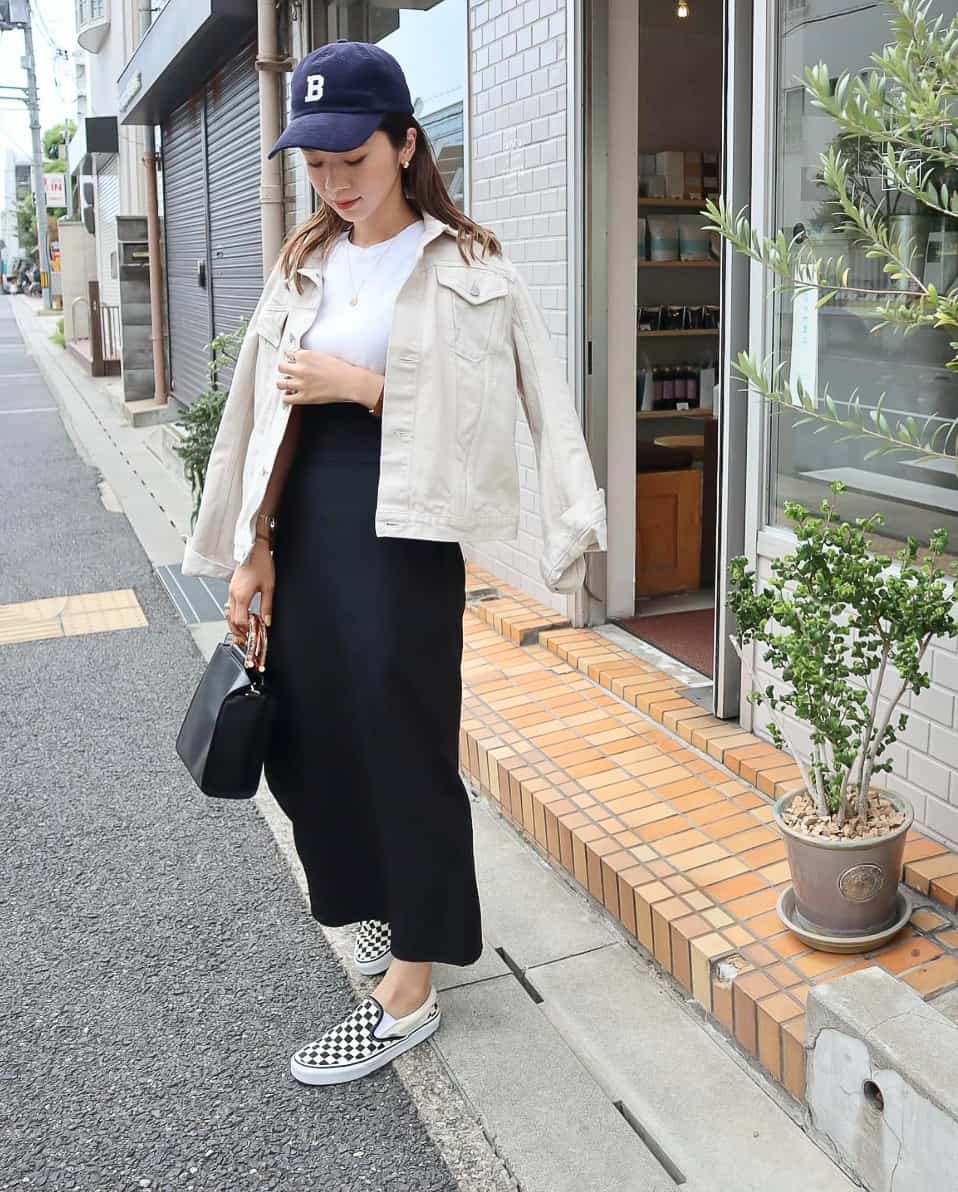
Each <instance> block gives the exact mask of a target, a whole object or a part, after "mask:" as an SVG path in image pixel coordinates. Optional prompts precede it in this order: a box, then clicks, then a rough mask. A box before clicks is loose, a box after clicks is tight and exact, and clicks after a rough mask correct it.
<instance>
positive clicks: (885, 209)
mask: <svg viewBox="0 0 958 1192" xmlns="http://www.w3.org/2000/svg"><path fill="white" fill-rule="evenodd" d="M807 7H808V12H807V13H806V14H805V15H806V18H807V19H806V20H805V21H804V22H796V21H794V20H788V19H786V20H785V21H784V22H783V25H782V28H781V30H780V38H779V45H778V62H777V90H776V94H777V97H778V98H777V109H778V110H777V129H778V133H777V149H776V154H775V157H776V160H775V192H776V200H775V201H776V225H777V227H778V229H780V230H781V231H782V232H784V233H785V234H786V235H787V236H791V235H795V234H798V235H801V236H807V237H808V239H809V240H810V241H811V242H812V244H813V245H814V247H815V250H816V252H817V254H818V255H819V256H821V257H839V256H844V257H845V258H846V262H847V264H848V266H849V268H850V277H849V282H850V284H851V285H853V286H857V287H860V288H861V289H862V290H868V289H881V288H883V287H885V286H888V285H894V284H895V283H893V282H889V281H888V280H887V278H886V277H885V275H884V274H883V272H882V264H883V262H881V261H874V260H869V259H868V258H866V257H865V255H864V251H863V250H861V249H859V248H857V247H856V246H855V245H854V236H850V235H849V234H848V233H846V232H844V231H843V230H842V226H841V225H842V224H843V222H844V220H843V217H842V216H841V213H840V211H839V210H838V208H837V205H836V204H835V203H834V202H833V201H830V200H831V195H830V193H829V192H828V191H826V190H825V189H824V188H823V187H822V186H821V184H820V165H819V155H820V154H821V153H823V152H824V151H826V150H827V149H828V148H829V146H830V145H831V144H833V143H834V141H835V139H836V136H837V134H838V129H837V126H836V124H835V122H834V121H833V120H832V119H831V118H830V117H828V116H826V115H825V114H824V113H822V112H821V111H820V110H819V109H817V108H816V107H815V106H814V105H813V104H812V103H811V102H809V100H808V98H807V97H805V98H802V99H800V98H799V92H798V91H797V90H796V84H797V82H798V81H799V80H801V79H802V77H803V76H804V73H805V69H806V68H807V67H808V66H813V65H817V64H818V63H819V62H827V63H828V66H829V68H830V70H831V72H832V74H833V75H835V76H836V79H837V76H838V75H839V74H840V73H841V72H842V71H845V70H848V71H856V72H860V73H863V74H864V73H865V72H866V71H867V69H868V63H869V60H870V57H871V55H872V54H873V53H876V52H879V51H880V50H881V49H882V47H883V46H884V45H885V44H886V43H887V42H888V41H889V40H890V32H889V26H888V10H887V9H886V7H885V6H883V5H869V6H868V7H867V8H859V9H858V10H856V11H847V8H846V6H844V5H840V4H838V3H837V2H836V0H817V2H815V3H812V2H811V0H810V2H809V4H808V6H807ZM813 10H814V11H813ZM956 10H958V0H936V3H935V13H936V14H937V13H938V12H943V13H944V19H945V21H946V22H948V21H950V20H951V19H952V17H953V16H954V15H955V12H956ZM796 15H797V13H796V11H795V6H793V5H792V4H791V3H789V5H788V8H787V10H786V17H789V16H791V17H793V18H794V16H796ZM812 17H814V18H815V19H814V20H813V19H811V18H812ZM841 148H842V149H843V151H845V152H846V154H847V155H849V156H850V157H851V159H852V170H851V185H852V187H853V188H854V194H855V197H856V198H861V199H862V201H864V202H865V203H866V205H870V206H872V207H873V208H874V209H876V210H877V211H879V212H882V213H883V214H884V215H886V216H887V217H888V218H889V220H890V224H891V228H892V233H893V238H896V239H898V238H900V239H904V240H908V239H911V238H914V240H915V244H916V248H917V253H916V257H915V259H914V262H913V264H914V267H916V268H918V269H921V270H922V271H923V273H924V277H925V279H931V280H933V281H934V282H935V284H936V285H938V286H939V288H948V287H949V286H950V285H952V284H954V283H955V282H956V281H958V277H946V278H942V277H941V276H939V274H940V272H941V269H942V253H941V251H940V249H941V245H942V239H943V235H942V231H943V229H942V224H941V220H939V219H938V218H937V217H934V216H931V215H929V214H920V213H916V212H917V208H916V207H915V206H913V205H912V200H911V199H910V198H909V197H908V196H903V195H901V194H900V193H899V192H897V191H895V190H891V189H889V187H888V185H887V180H886V179H885V178H884V177H883V176H882V174H881V170H880V166H879V161H878V156H877V154H876V153H875V152H874V151H872V150H871V149H870V148H869V147H868V146H867V145H865V146H864V147H863V148H862V149H861V150H859V149H857V147H856V145H855V144H854V143H849V142H848V140H847V139H846V140H844V141H843V142H842V144H841ZM949 227H951V225H949ZM948 237H954V232H953V231H949V233H947V235H946V236H945V239H947V238H948ZM950 259H951V260H955V259H956V258H955V257H954V256H951V257H950ZM936 270H937V271H938V272H935V271H936ZM955 271H958V270H953V272H955ZM873 304H874V302H873V301H872V305H873ZM869 309H870V307H869V303H868V301H867V299H866V297H865V296H864V295H855V296H850V297H843V299H842V300H841V301H836V302H831V303H828V304H827V305H825V306H823V307H821V308H820V309H818V310H817V311H816V310H815V309H814V302H813V301H809V300H808V299H807V298H806V299H800V298H797V297H795V296H788V295H785V296H781V297H780V298H778V299H777V300H776V311H775V319H774V344H773V347H774V353H775V357H776V358H777V360H778V361H781V362H783V364H784V365H785V375H786V376H788V377H790V379H791V380H792V382H793V384H794V383H795V382H796V381H797V380H798V379H801V381H802V382H803V383H804V384H805V385H806V386H807V387H808V388H809V389H810V390H812V391H814V392H816V393H818V394H821V393H822V392H823V391H824V390H825V389H826V388H827V390H828V392H829V393H830V395H831V397H832V398H833V399H834V400H835V402H836V404H838V405H839V406H840V408H841V403H842V402H847V401H848V400H849V399H850V398H851V397H853V396H855V395H856V394H857V396H858V397H859V399H860V400H861V402H862V405H863V407H869V406H872V407H873V406H875V405H876V404H877V402H878V400H879V398H881V396H882V395H883V394H884V395H885V398H884V408H885V410H886V411H896V412H901V413H904V414H912V415H915V416H916V417H917V418H923V417H924V416H926V415H934V416H935V417H936V418H937V419H938V420H939V421H940V422H947V423H951V422H953V421H954V420H955V419H956V418H958V375H956V374H955V373H953V372H948V371H946V369H945V363H946V362H947V361H948V360H949V359H950V358H951V357H952V355H953V352H952V350H951V349H950V348H949V342H948V341H949V339H950V338H952V339H953V338H954V336H953V335H949V334H948V333H947V332H944V331H940V330H935V329H932V328H928V329H922V330H919V331H917V332H916V333H914V334H910V335H908V336H905V335H903V334H902V333H901V332H900V331H896V330H894V329H891V328H886V329H883V330H881V331H876V332H874V333H873V332H872V328H874V326H875V324H876V322H877V320H876V319H874V318H869V317H868V311H869ZM799 418H800V415H794V416H793V415H792V414H791V413H790V412H785V413H782V414H781V416H780V417H775V418H772V419H771V428H772V429H771V452H772V456H771V484H770V493H769V498H770V500H769V509H768V520H769V522H770V523H771V524H774V525H781V526H784V525H787V520H786V518H785V516H784V507H785V503H786V501H789V500H797V501H801V502H802V503H803V504H805V505H811V506H817V504H818V503H819V502H820V500H821V499H822V498H823V497H827V496H828V495H829V489H828V483H829V481H830V480H831V479H833V478H836V479H842V480H844V481H845V482H846V483H847V484H848V486H849V491H848V492H847V493H846V494H845V495H844V497H843V498H842V503H841V509H842V512H843V514H844V515H845V516H846V517H848V518H849V519H852V518H854V517H858V516H866V515H868V514H871V513H873V512H879V513H881V514H883V515H884V516H885V518H886V523H885V526H884V527H883V530H882V534H883V539H881V540H879V541H878V542H877V543H876V545H877V546H878V548H879V549H882V550H884V551H886V552H889V553H893V552H894V551H895V550H897V549H898V544H899V543H900V542H901V541H903V540H904V539H905V538H906V537H908V536H909V535H916V536H918V537H919V538H925V539H927V536H928V534H929V533H930V532H931V531H932V530H934V529H936V528H938V527H944V528H945V529H947V530H948V531H949V535H950V539H951V551H952V553H955V554H958V475H956V469H955V466H954V464H953V463H949V462H947V461H941V462H938V463H935V464H931V465H929V464H928V463H927V462H924V463H921V462H919V461H916V460H914V459H911V460H909V459H908V457H907V456H904V455H893V456H884V457H875V458H871V459H869V458H867V457H868V455H869V453H870V451H871V449H872V444H871V443H868V442H864V441H862V440H859V439H854V438H849V439H844V436H843V432H841V431H839V430H833V429H832V428H830V427H827V428H826V429H824V430H819V429H818V428H819V427H820V426H821V424H819V423H806V424H805V425H796V423H797V422H798V421H799Z"/></svg>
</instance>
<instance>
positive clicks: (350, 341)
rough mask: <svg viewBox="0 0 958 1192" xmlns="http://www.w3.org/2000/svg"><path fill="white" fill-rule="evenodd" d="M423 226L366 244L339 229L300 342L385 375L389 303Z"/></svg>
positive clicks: (393, 300)
mask: <svg viewBox="0 0 958 1192" xmlns="http://www.w3.org/2000/svg"><path fill="white" fill-rule="evenodd" d="M424 229H425V224H424V223H423V221H422V220H416V222H415V223H411V224H410V225H409V227H408V228H403V230H402V231H401V232H399V233H398V234H397V235H395V236H393V237H391V238H390V239H389V240H382V241H380V243H379V244H373V245H371V246H370V247H369V248H358V247H357V246H356V245H355V244H351V243H350V242H349V239H348V238H347V235H346V233H345V232H344V233H343V234H342V236H340V238H339V239H338V240H337V241H336V243H335V245H334V246H333V248H332V249H331V250H330V253H329V255H328V257H327V258H326V267H325V269H324V271H323V297H322V300H321V301H320V304H319V309H318V310H317V312H316V318H315V319H314V320H313V325H312V327H310V329H309V330H308V331H307V332H306V334H305V335H304V336H303V338H302V346H303V347H304V348H307V349H308V350H309V351H311V352H323V353H325V354H326V355H328V356H336V357H337V358H338V359H339V360H345V361H347V363H349V364H356V365H358V366H359V367H360V368H368V369H369V370H370V371H371V372H376V373H382V374H384V375H385V372H386V353H387V351H388V348H389V335H390V332H391V330H392V322H393V308H394V307H395V305H396V298H397V296H398V294H399V291H400V290H401V289H402V287H403V286H404V285H405V283H406V280H407V278H408V277H409V275H410V273H411V272H412V270H413V266H414V265H415V264H416V253H417V252H418V250H419V245H420V243H421V242H422V235H423V231H424ZM357 293H358V295H359V301H358V303H357V304H356V305H355V306H352V305H351V302H350V300H351V299H352V298H353V296H354V295H355V294H357Z"/></svg>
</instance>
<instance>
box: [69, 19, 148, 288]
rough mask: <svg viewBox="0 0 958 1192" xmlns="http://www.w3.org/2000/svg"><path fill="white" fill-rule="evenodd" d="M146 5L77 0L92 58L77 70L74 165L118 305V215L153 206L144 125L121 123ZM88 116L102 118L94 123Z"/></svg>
mask: <svg viewBox="0 0 958 1192" xmlns="http://www.w3.org/2000/svg"><path fill="white" fill-rule="evenodd" d="M141 9H142V5H141V4H140V3H138V0H76V23H77V41H78V43H79V45H80V47H81V49H83V50H84V51H85V57H86V61H85V70H83V71H82V73H81V74H79V75H78V101H79V102H78V128H77V135H76V137H75V138H74V140H73V142H72V143H71V145H70V159H69V168H70V173H71V177H72V178H73V179H74V182H75V183H76V184H78V191H79V194H80V201H81V214H82V209H83V208H84V207H90V208H92V211H93V220H92V226H93V228H94V235H95V238H96V261H97V281H98V282H99V284H100V297H101V299H102V301H103V303H104V304H105V305H106V306H109V307H111V308H118V307H119V302H120V282H119V277H120V266H119V246H118V243H117V225H116V220H117V216H142V215H143V214H145V211H146V186H145V182H144V178H143V164H142V162H143V153H144V148H145V143H144V139H143V132H142V129H136V128H127V127H121V126H120V125H119V123H118V120H117V114H118V100H119V97H118V92H117V82H116V81H117V78H118V77H119V74H120V71H121V70H122V68H123V65H124V63H125V62H126V61H127V59H128V58H129V56H130V54H131V53H132V51H133V48H134V46H135V45H136V44H137V42H138V41H139V39H140V36H141V31H142V30H141V20H142V15H141ZM81 79H82V84H83V86H82V90H81V88H80V82H81ZM81 107H82V110H79V108H81ZM88 120H96V121H97V124H96V126H95V128H94V127H91V126H88V123H87V121H88ZM84 183H85V184H86V185H85V186H84ZM87 218H88V220H89V218H90V217H89V216H88V217H87Z"/></svg>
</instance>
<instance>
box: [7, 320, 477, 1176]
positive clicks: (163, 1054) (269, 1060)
mask: <svg viewBox="0 0 958 1192" xmlns="http://www.w3.org/2000/svg"><path fill="white" fill-rule="evenodd" d="M16 301H17V298H16V297H13V298H2V297H0V450H2V460H3V467H2V468H0V604H6V603H12V602H17V601H22V600H29V599H35V598H40V597H46V596H56V595H67V594H78V593H85V592H100V591H109V590H113V589H118V588H133V590H134V591H135V592H136V595H137V597H138V599H139V602H140V604H141V606H142V608H143V610H144V612H145V614H146V617H147V620H148V622H149V625H148V627H146V628H143V629H130V630H122V631H116V632H110V633H97V634H90V635H86V636H77V637H68V638H61V639H55V640H51V641H39V642H28V643H22V644H15V645H0V1189H13V1188H17V1189H32V1188H44V1189H49V1190H55V1192H72V1190H74V1189H76V1190H78V1192H114V1190H124V1192H125V1190H126V1189H140V1188H151V1189H154V1190H159V1189H163V1190H168V1189H169V1190H172V1189H187V1190H200V1189H203V1190H204V1192H205V1190H210V1192H212V1190H215V1192H241V1190H245V1189H282V1190H284V1192H307V1190H312V1189H323V1192H362V1190H367V1189H371V1190H376V1192H453V1189H455V1188H456V1183H455V1181H454V1180H453V1179H452V1177H451V1175H450V1173H449V1171H448V1169H447V1168H446V1166H445V1164H444V1163H443V1160H442V1158H441V1157H440V1155H439V1153H438V1151H437V1150H436V1149H435V1147H434V1145H433V1144H432V1142H431V1141H430V1139H429V1137H428V1135H427V1134H426V1132H425V1129H424V1127H423V1125H422V1123H421V1121H420V1119H419V1117H418V1115H417V1112H416V1109H415V1106H414V1105H413V1103H412V1102H411V1100H410V1098H409V1096H408V1094H407V1093H406V1091H405V1089H404V1088H403V1086H402V1085H401V1084H400V1082H399V1080H398V1079H397V1077H396V1076H395V1074H394V1073H393V1072H392V1071H391V1070H390V1069H388V1068H387V1069H384V1070H382V1071H380V1072H378V1073H376V1074H375V1075H373V1076H371V1077H369V1078H367V1079H366V1080H363V1081H359V1082H358V1083H354V1084H348V1085H341V1086H338V1087H333V1088H327V1089H319V1088H317V1089H309V1088H303V1087H301V1086H300V1085H298V1084H297V1083H296V1082H295V1081H294V1080H293V1079H292V1077H291V1076H290V1075H289V1069H288V1062H289V1055H290V1054H291V1052H292V1051H294V1050H295V1049H296V1048H297V1047H299V1046H300V1045H301V1044H302V1043H304V1042H306V1041H307V1040H309V1039H311V1038H315V1037H316V1035H317V1034H319V1033H321V1031H322V1030H323V1029H325V1027H327V1026H328V1025H331V1024H332V1023H333V1022H334V1021H336V1020H337V1018H338V1017H339V1016H342V1015H344V1014H345V1013H346V1012H348V1010H349V1009H350V1008H351V1006H352V1005H353V1004H354V998H353V995H352V993H351V991H350V989H349V986H348V984H347V981H346V977H345V975H344V973H343V971H342V969H341V968H340V966H339V962H338V961H337V960H336V959H335V957H334V956H333V954H332V952H331V950H330V948H329V946H328V945H327V943H326V941H325V939H324V937H323V935H322V933H321V931H320V930H319V927H318V925H317V924H316V923H314V922H313V920H312V919H311V918H310V917H309V913H308V910H307V908H306V905H305V903H304V901H303V899H302V897H301V896H300V894H299V892H298V890H297V888H296V886H295V884H294V881H293V879H292V877H291V876H290V874H289V871H288V869H287V867H286V865H285V862H284V861H283V858H282V856H281V854H280V853H279V851H278V850H277V848H276V846H275V844H274V842H273V838H272V836H271V835H270V833H269V830H268V828H267V827H266V825H265V823H264V822H263V821H262V819H261V818H260V816H259V815H258V813H257V812H256V810H255V808H254V807H253V806H252V804H250V803H246V802H238V803H220V802H218V801H215V800H211V799H207V798H205V797H204V796H203V795H201V794H200V793H199V792H198V791H197V790H196V789H195V787H194V786H193V784H192V781H191V779H190V777H189V775H188V774H187V772H186V770H185V769H184V768H183V765H182V763H181V762H180V760H179V758H178V757H177V755H176V753H175V749H174V741H175V737H176V732H177V729H178V728H179V725H180V722H181V720H182V717H183V713H184V711H185V709H186V706H187V704H188V702H189V698H190V695H191V694H192V691H193V689H194V687H195V685H196V683H197V682H198V680H199V678H200V675H201V674H202V672H203V667H204V662H203V659H202V657H201V656H200V654H199V652H198V651H197V649H196V647H195V646H194V644H193V640H192V638H191V636H190V634H189V631H188V630H187V628H186V627H185V625H184V624H183V623H182V622H181V621H180V619H179V617H178V615H177V614H176V612H175V611H174V609H173V606H172V605H171V604H170V602H169V600H168V598H167V596H166V594H165V591H164V589H163V587H162V585H161V584H160V582H159V581H158V580H157V578H156V577H155V576H154V574H153V572H152V569H151V566H150V563H149V561H148V559H147V557H146V556H145V554H144V553H143V550H142V548H141V546H140V544H139V542H138V540H137V539H136V537H135V536H134V534H133V532H132V530H131V528H130V526H129V524H128V522H127V520H126V518H125V517H124V516H123V515H122V514H121V513H114V512H109V511H108V510H107V509H106V508H105V507H104V505H103V503H102V502H101V500H100V496H99V492H98V488H97V481H98V479H99V476H98V474H97V472H96V470H95V469H93V468H91V467H89V466H88V465H87V464H86V463H84V461H83V460H81V459H80V458H79V456H78V455H77V452H76V451H75V449H74V447H73V444H72V442H71V440H70V438H69V436H68V435H67V433H66V431H65V429H64V427H63V424H62V422H61V419H60V416H59V414H58V413H57V411H56V408H55V406H56V403H55V401H54V400H53V398H52V396H51V395H50V393H49V392H48V391H47V388H46V386H45V384H44V382H43V380H42V378H41V376H40V375H39V373H38V372H37V370H36V368H35V366H34V364H33V363H32V361H31V358H30V357H29V356H28V355H27V353H26V352H25V351H24V348H23V344H22V341H21V340H20V337H19V334H18V332H17V328H16V324H15V322H14V320H13V316H12V312H11V310H10V304H11V303H12V302H16ZM50 330H51V332H52V331H53V330H54V321H53V320H51V323H50ZM50 407H53V409H50ZM22 410H31V411H32V412H15V411H22Z"/></svg>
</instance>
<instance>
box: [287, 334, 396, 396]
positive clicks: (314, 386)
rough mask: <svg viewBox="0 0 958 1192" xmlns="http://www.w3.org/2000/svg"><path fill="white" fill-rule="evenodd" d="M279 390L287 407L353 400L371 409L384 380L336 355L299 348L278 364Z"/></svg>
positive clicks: (376, 374) (378, 375)
mask: <svg viewBox="0 0 958 1192" xmlns="http://www.w3.org/2000/svg"><path fill="white" fill-rule="evenodd" d="M279 372H280V377H279V380H278V381H277V386H276V387H277V388H278V389H279V390H280V393H281V394H282V398H283V401H284V402H286V403H287V405H297V406H300V405H325V404H327V403H329V402H338V401H354V402H359V403H360V405H364V406H366V407H367V409H372V408H373V406H375V404H376V402H377V401H378V399H379V394H380V393H381V392H382V387H383V380H384V378H383V377H382V376H381V375H380V374H379V373H374V372H370V371H369V369H366V368H359V367H357V366H356V365H355V364H347V363H346V361H345V360H340V359H338V357H336V356H327V355H325V354H324V353H323V352H310V351H307V350H306V349H305V348H300V349H299V350H298V351H296V352H285V353H284V354H283V356H282V358H281V359H280V362H279Z"/></svg>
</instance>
